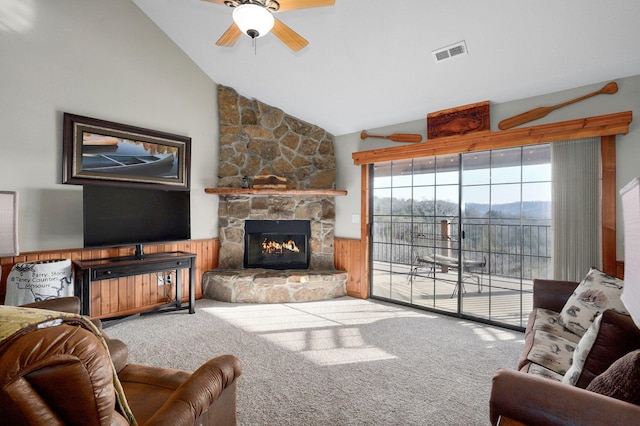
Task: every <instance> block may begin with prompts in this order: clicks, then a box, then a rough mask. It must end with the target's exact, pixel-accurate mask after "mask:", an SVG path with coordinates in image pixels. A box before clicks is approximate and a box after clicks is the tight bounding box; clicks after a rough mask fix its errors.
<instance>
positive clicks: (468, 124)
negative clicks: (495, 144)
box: [427, 101, 491, 139]
mask: <svg viewBox="0 0 640 426" xmlns="http://www.w3.org/2000/svg"><path fill="white" fill-rule="evenodd" d="M489 130H491V121H490V119H489V101H484V102H478V103H475V104H469V105H464V106H460V107H455V108H449V109H444V110H442V111H436V112H432V113H429V114H427V139H436V138H441V137H444V136H453V135H464V134H466V133H471V132H488V131H489Z"/></svg>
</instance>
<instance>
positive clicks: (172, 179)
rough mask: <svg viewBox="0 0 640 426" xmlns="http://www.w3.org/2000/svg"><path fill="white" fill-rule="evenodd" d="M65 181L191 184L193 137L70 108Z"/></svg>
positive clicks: (181, 187)
mask: <svg viewBox="0 0 640 426" xmlns="http://www.w3.org/2000/svg"><path fill="white" fill-rule="evenodd" d="M63 121H64V123H63V155H62V158H63V165H62V170H63V177H62V183H65V184H72V185H84V184H92V185H126V186H138V187H150V186H153V187H162V188H164V189H174V190H189V188H190V174H191V138H190V137H187V136H180V135H174V134H171V133H165V132H160V131H157V130H151V129H145V128H142V127H136V126H130V125H126V124H120V123H114V122H111V121H106V120H100V119H97V118H90V117H83V116H80V115H75V114H70V113H64V118H63Z"/></svg>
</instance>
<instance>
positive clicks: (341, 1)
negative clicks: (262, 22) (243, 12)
mask: <svg viewBox="0 0 640 426" xmlns="http://www.w3.org/2000/svg"><path fill="white" fill-rule="evenodd" d="M133 2H134V3H136V4H137V5H138V6H139V7H140V9H141V10H142V11H143V12H144V13H146V14H147V15H148V16H149V17H150V18H151V19H152V20H153V21H154V22H155V23H156V24H157V25H158V26H159V27H160V28H161V29H162V30H163V31H164V32H165V33H166V34H167V35H168V36H169V37H170V38H171V39H172V40H173V41H174V42H175V43H176V44H177V45H178V46H179V47H180V48H181V49H182V50H183V51H184V52H185V53H186V54H187V55H188V56H189V57H190V58H191V59H192V60H193V61H194V62H195V63H196V64H197V65H198V66H199V67H200V68H201V69H202V70H203V71H204V72H205V73H206V74H207V75H209V76H210V77H211V79H212V80H213V81H215V82H216V83H219V84H223V85H225V86H230V87H232V88H234V89H235V90H237V91H238V92H239V93H240V94H241V95H243V96H246V97H250V98H255V99H258V100H260V101H262V102H265V103H267V104H269V105H271V106H275V107H277V108H281V109H283V110H284V111H285V112H287V113H288V114H291V115H293V116H295V117H298V118H300V119H302V120H305V121H308V122H310V123H313V124H316V125H319V126H321V127H323V128H325V129H326V130H328V131H329V132H331V133H333V134H334V135H336V136H339V135H343V134H348V133H353V132H358V131H360V130H362V129H371V128H376V127H382V126H387V125H391V124H397V123H403V122H407V121H413V120H418V119H423V118H424V117H425V116H426V114H427V113H429V112H434V111H438V110H442V109H446V108H452V107H455V106H460V105H466V104H470V103H475V102H480V101H484V100H489V101H491V102H508V101H512V100H516V99H521V98H527V97H531V96H537V95H542V94H545V93H551V92H557V91H561V90H565V89H570V88H575V87H579V86H583V85H588V84H593V83H599V82H605V81H608V80H613V79H617V78H623V77H628V76H633V75H640V54H638V48H637V43H638V41H639V40H640V24H639V23H640V2H638V1H637V0H616V1H614V0H589V1H584V0H564V1H557V0H537V1H529V2H520V1H513V0H488V1H477V0H451V1H432V0H394V1H390V0H336V4H335V5H334V6H330V7H321V8H313V9H301V10H295V11H286V12H280V13H278V14H277V15H276V17H277V18H278V19H280V20H281V21H282V22H284V23H285V24H286V25H288V26H289V27H291V28H292V29H293V30H295V31H296V32H298V33H299V34H300V35H301V36H303V37H304V38H306V39H307V40H308V41H309V45H308V46H307V47H306V48H304V49H302V50H300V51H298V52H294V51H292V50H290V49H289V48H287V47H286V46H285V45H284V44H282V43H281V42H280V40H278V39H277V38H276V37H275V36H274V35H273V34H267V35H266V36H264V37H261V38H259V39H257V44H256V46H255V49H254V47H253V46H252V42H251V39H249V38H248V37H246V36H242V37H241V38H240V40H238V42H236V43H235V45H234V46H233V47H218V46H216V44H215V42H216V40H218V38H219V37H220V36H221V35H222V33H223V32H224V31H225V30H226V29H227V27H228V26H229V25H230V24H231V22H232V18H231V13H232V9H231V8H228V7H225V6H221V5H217V4H213V3H210V2H205V1H201V0H133ZM460 41H464V42H465V43H466V49H467V53H468V54H466V55H460V56H456V57H453V58H451V59H447V60H444V61H441V62H438V63H436V61H434V59H433V55H432V52H433V51H435V50H438V49H440V48H443V47H446V46H449V45H452V44H455V43H457V42H460Z"/></svg>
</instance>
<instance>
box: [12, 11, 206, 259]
mask: <svg viewBox="0 0 640 426" xmlns="http://www.w3.org/2000/svg"><path fill="white" fill-rule="evenodd" d="M0 61H1V66H0V93H1V94H2V96H1V102H0V129H2V131H1V132H0V152H1V153H0V190H17V191H18V193H19V197H20V213H19V220H20V229H19V232H20V249H21V251H22V252H27V251H36V250H49V249H62V248H77V247H82V216H81V210H82V195H81V194H82V192H81V186H76V185H63V184H61V182H62V114H63V112H70V113H74V114H78V115H84V116H88V117H94V118H100V119H104V120H109V121H115V122H119V123H123V124H129V125H134V126H139V127H146V128H150V129H155V130H159V131H164V132H170V133H175V134H179V135H186V136H189V137H191V138H192V165H191V171H192V174H191V183H192V185H191V188H192V189H191V197H192V201H191V209H192V217H191V220H192V237H193V238H194V239H200V238H211V237H215V236H217V232H218V230H217V229H218V225H217V203H218V197H216V196H214V195H207V194H205V193H204V188H205V187H210V186H215V183H216V181H217V177H216V176H217V164H218V107H217V93H216V85H215V83H214V82H213V81H211V79H209V78H208V77H207V76H206V75H205V74H204V73H203V72H202V71H201V70H200V69H199V68H198V67H197V66H196V65H195V64H194V63H193V62H192V61H191V60H190V59H189V58H188V57H187V56H186V55H185V54H184V53H183V52H182V51H181V50H180V49H178V48H177V46H175V44H174V43H173V42H172V41H171V40H170V39H169V38H168V37H167V36H165V34H164V33H162V32H161V31H160V29H158V28H157V27H156V26H155V24H153V23H152V22H151V20H149V19H148V18H147V16H146V15H145V14H143V13H142V12H141V11H140V10H139V9H138V7H137V6H136V5H135V4H134V3H133V2H131V1H130V0H108V1H105V0H15V1H14V0H8V1H3V2H0Z"/></svg>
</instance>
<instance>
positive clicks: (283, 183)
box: [253, 175, 287, 189]
mask: <svg viewBox="0 0 640 426" xmlns="http://www.w3.org/2000/svg"><path fill="white" fill-rule="evenodd" d="M253 187H254V188H255V189H287V178H284V177H279V176H273V175H263V176H256V177H254V178H253Z"/></svg>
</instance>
